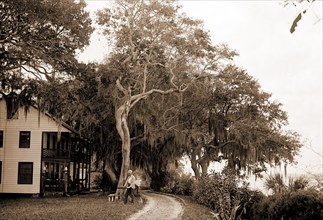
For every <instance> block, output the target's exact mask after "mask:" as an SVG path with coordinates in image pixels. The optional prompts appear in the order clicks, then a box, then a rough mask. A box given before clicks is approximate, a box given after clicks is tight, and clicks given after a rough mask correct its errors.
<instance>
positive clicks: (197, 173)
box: [191, 149, 201, 180]
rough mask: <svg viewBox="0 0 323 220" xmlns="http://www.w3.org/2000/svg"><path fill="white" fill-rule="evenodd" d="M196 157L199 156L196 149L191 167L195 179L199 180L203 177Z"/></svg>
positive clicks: (193, 152) (193, 151)
mask: <svg viewBox="0 0 323 220" xmlns="http://www.w3.org/2000/svg"><path fill="white" fill-rule="evenodd" d="M196 156H197V154H196V149H193V150H192V153H191V167H192V170H193V172H194V174H195V178H196V179H197V180H198V179H200V177H201V173H200V169H199V164H198V163H197V159H196Z"/></svg>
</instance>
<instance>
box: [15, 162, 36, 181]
mask: <svg viewBox="0 0 323 220" xmlns="http://www.w3.org/2000/svg"><path fill="white" fill-rule="evenodd" d="M18 184H33V162H19V164H18Z"/></svg>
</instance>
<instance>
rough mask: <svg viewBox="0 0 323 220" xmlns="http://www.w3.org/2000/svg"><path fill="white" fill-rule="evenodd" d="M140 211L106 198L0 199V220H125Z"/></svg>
mask: <svg viewBox="0 0 323 220" xmlns="http://www.w3.org/2000/svg"><path fill="white" fill-rule="evenodd" d="M142 207H143V204H142V203H139V202H135V203H134V204H132V203H128V204H127V205H124V204H123V203H122V202H108V199H107V197H106V196H99V195H93V194H91V195H82V196H72V197H58V198H11V199H10V198H9V199H0V219H37V220H38V219H67V220H69V219H111V220H114V219H115V220H119V219H127V218H128V217H129V216H130V215H132V214H133V213H135V212H137V211H138V210H139V209H141V208H142Z"/></svg>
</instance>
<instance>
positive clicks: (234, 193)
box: [193, 170, 264, 219]
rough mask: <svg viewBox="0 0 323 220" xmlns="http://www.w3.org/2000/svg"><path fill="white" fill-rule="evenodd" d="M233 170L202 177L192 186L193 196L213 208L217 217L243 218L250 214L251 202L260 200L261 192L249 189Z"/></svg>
mask: <svg viewBox="0 0 323 220" xmlns="http://www.w3.org/2000/svg"><path fill="white" fill-rule="evenodd" d="M239 183H240V181H239V179H238V178H237V175H236V174H235V173H234V172H229V171H228V170H226V171H225V172H224V173H222V174H218V173H214V174H213V175H210V176H205V177H202V178H201V179H200V180H199V181H198V183H197V184H196V187H195V188H194V192H193V198H194V199H195V200H196V201H197V202H198V203H200V204H202V205H205V206H207V207H209V208H211V209H213V210H214V211H215V212H216V213H217V216H218V219H245V218H247V219H248V218H249V217H250V216H252V213H253V212H252V211H251V210H252V207H253V204H254V203H256V202H258V201H260V200H261V198H262V197H264V196H263V194H262V193H260V192H257V191H252V190H249V189H248V188H247V187H246V185H245V184H244V185H243V187H238V185H239Z"/></svg>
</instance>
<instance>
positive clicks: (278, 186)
mask: <svg viewBox="0 0 323 220" xmlns="http://www.w3.org/2000/svg"><path fill="white" fill-rule="evenodd" d="M265 187H266V189H267V190H268V191H269V190H271V191H272V192H273V193H274V194H276V193H282V192H284V191H286V188H287V187H286V185H285V183H284V178H283V175H281V174H279V173H276V174H274V175H269V176H268V177H266V179H265Z"/></svg>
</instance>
